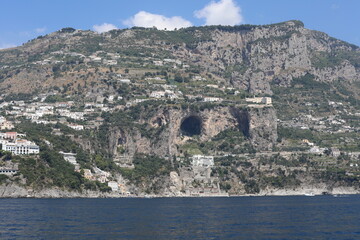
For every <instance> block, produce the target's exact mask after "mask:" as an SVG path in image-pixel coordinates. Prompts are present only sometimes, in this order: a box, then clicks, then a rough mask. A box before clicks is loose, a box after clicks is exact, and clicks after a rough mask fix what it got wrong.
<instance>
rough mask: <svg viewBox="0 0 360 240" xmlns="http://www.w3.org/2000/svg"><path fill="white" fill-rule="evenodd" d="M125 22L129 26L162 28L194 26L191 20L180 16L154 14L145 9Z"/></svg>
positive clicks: (171, 28)
mask: <svg viewBox="0 0 360 240" xmlns="http://www.w3.org/2000/svg"><path fill="white" fill-rule="evenodd" d="M123 24H124V25H126V26H129V27H133V26H137V27H146V28H149V27H156V28H158V29H162V30H163V29H167V30H174V29H175V28H185V27H191V26H192V23H191V22H189V21H188V20H186V19H184V18H182V17H179V16H175V17H170V18H169V17H165V16H163V15H158V14H152V13H148V12H145V11H140V12H138V13H137V14H135V15H134V16H133V17H131V18H129V19H127V20H125V21H124V22H123Z"/></svg>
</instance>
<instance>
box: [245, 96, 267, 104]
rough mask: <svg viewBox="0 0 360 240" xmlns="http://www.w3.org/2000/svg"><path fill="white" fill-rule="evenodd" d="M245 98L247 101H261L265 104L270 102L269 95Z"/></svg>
mask: <svg viewBox="0 0 360 240" xmlns="http://www.w3.org/2000/svg"><path fill="white" fill-rule="evenodd" d="M245 100H246V102H249V103H262V104H266V105H270V104H272V101H271V98H270V97H253V98H246V99H245Z"/></svg>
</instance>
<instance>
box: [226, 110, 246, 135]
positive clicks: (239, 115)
mask: <svg viewBox="0 0 360 240" xmlns="http://www.w3.org/2000/svg"><path fill="white" fill-rule="evenodd" d="M230 111H231V114H232V115H233V116H234V117H235V118H236V120H237V123H238V128H239V130H240V131H241V132H242V133H243V134H244V136H245V137H247V138H249V137H250V116H249V112H248V111H247V110H241V109H237V108H231V109H230Z"/></svg>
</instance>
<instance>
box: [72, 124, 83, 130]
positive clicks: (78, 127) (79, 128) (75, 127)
mask: <svg viewBox="0 0 360 240" xmlns="http://www.w3.org/2000/svg"><path fill="white" fill-rule="evenodd" d="M68 127H70V128H72V129H74V130H77V131H82V130H84V126H83V125H79V124H69V125H68Z"/></svg>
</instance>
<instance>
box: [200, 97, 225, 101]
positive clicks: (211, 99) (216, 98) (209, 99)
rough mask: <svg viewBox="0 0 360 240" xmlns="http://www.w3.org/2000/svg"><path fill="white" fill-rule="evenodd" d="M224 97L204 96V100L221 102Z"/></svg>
mask: <svg viewBox="0 0 360 240" xmlns="http://www.w3.org/2000/svg"><path fill="white" fill-rule="evenodd" d="M221 101H222V98H218V97H204V102H221Z"/></svg>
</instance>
